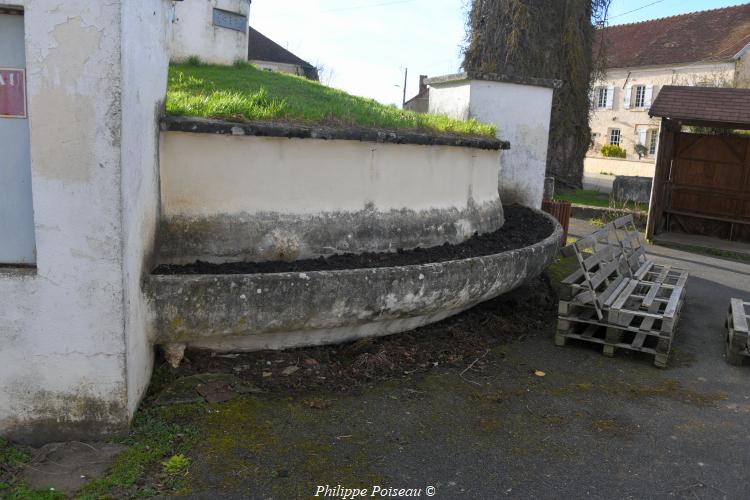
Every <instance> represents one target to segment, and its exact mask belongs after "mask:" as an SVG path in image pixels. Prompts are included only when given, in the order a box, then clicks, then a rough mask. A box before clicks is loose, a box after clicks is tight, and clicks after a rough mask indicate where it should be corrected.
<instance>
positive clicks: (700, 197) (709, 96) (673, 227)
mask: <svg viewBox="0 0 750 500" xmlns="http://www.w3.org/2000/svg"><path fill="white" fill-rule="evenodd" d="M649 114H650V115H651V116H658V117H661V119H662V122H661V131H660V134H659V147H658V153H657V158H656V172H655V175H654V186H653V190H652V193H651V205H650V209H649V221H648V228H647V237H648V238H649V239H653V240H655V241H664V242H668V241H674V240H682V241H683V242H687V241H689V240H687V239H686V236H687V235H692V236H694V237H695V238H694V240H695V241H696V242H699V241H700V242H701V243H702V244H703V245H704V246H705V244H706V242H708V243H709V244H710V242H711V241H715V242H716V246H717V247H725V246H726V244H727V243H728V242H735V243H736V244H737V246H738V249H740V250H749V251H750V245H746V244H747V243H750V134H747V133H745V132H744V131H747V130H750V89H735V88H714V87H678V86H665V87H663V88H662V90H661V92H660V93H659V96H658V97H657V99H656V100H655V101H654V104H653V105H652V106H651V110H650V111H649ZM698 132H700V133H698ZM745 247H747V248H745Z"/></svg>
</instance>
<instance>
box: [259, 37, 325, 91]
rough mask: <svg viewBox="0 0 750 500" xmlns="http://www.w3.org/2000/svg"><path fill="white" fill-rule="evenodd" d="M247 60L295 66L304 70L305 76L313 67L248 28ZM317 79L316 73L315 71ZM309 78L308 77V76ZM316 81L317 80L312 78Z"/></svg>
mask: <svg viewBox="0 0 750 500" xmlns="http://www.w3.org/2000/svg"><path fill="white" fill-rule="evenodd" d="M247 59H248V60H249V61H269V62H275V63H285V64H297V65H299V66H302V68H303V69H304V70H305V75H307V74H308V71H309V70H315V67H314V66H313V65H312V64H310V63H309V62H307V61H305V60H304V59H301V58H299V57H297V56H295V55H294V54H292V53H291V52H289V51H288V50H286V49H285V48H284V47H282V46H281V45H279V44H278V43H276V42H274V41H273V40H271V39H270V38H268V37H267V36H265V35H264V34H263V33H261V32H260V31H258V30H256V29H253V27H252V26H250V31H249V33H248V43H247ZM315 74H316V77H317V71H315ZM308 78H310V76H308ZM314 79H317V78H314Z"/></svg>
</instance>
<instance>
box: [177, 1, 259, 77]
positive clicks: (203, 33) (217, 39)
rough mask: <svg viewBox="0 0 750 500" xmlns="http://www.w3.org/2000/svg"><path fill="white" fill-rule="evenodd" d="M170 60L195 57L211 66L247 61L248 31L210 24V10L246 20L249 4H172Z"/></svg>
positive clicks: (191, 2)
mask: <svg viewBox="0 0 750 500" xmlns="http://www.w3.org/2000/svg"><path fill="white" fill-rule="evenodd" d="M173 8H174V13H173V21H172V22H173V26H172V41H171V48H170V51H171V59H172V60H173V61H183V60H185V59H187V58H188V57H190V56H198V57H199V58H200V59H201V60H202V61H204V62H209V63H214V64H233V63H234V62H235V61H238V60H240V61H246V60H247V40H248V35H247V32H248V27H247V23H245V24H246V26H245V31H244V32H240V31H236V30H233V29H228V28H224V27H220V26H214V24H213V10H214V9H221V10H224V11H228V12H234V13H237V14H241V15H243V16H245V17H246V18H248V19H249V15H250V0H186V1H184V2H174V7H173Z"/></svg>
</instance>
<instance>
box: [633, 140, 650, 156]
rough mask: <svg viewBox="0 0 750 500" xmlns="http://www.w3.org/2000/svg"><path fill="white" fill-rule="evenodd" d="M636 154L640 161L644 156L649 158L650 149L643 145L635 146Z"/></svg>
mask: <svg viewBox="0 0 750 500" xmlns="http://www.w3.org/2000/svg"><path fill="white" fill-rule="evenodd" d="M634 149H635V154H637V155H638V159H639V160H640V159H641V158H643V157H644V156H648V148H647V147H646V146H644V145H643V144H636V145H635V148H634Z"/></svg>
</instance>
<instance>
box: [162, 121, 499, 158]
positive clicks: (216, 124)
mask: <svg viewBox="0 0 750 500" xmlns="http://www.w3.org/2000/svg"><path fill="white" fill-rule="evenodd" d="M161 129H162V130H163V131H165V132H167V131H170V132H192V133H198V134H219V135H252V136H257V137H285V138H287V139H325V140H334V139H339V140H346V141H365V142H376V143H379V144H415V145H419V146H456V147H462V148H476V149H490V150H494V149H509V148H510V143H509V142H508V141H503V140H500V139H497V138H495V137H471V136H462V135H454V134H447V133H437V132H417V131H413V130H387V129H381V128H374V127H356V126H351V127H346V128H343V127H329V126H326V125H316V124H312V125H302V124H299V123H284V122H272V121H248V122H241V123H238V122H228V121H225V120H213V119H208V118H197V117H192V116H166V117H164V118H163V119H162V120H161Z"/></svg>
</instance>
